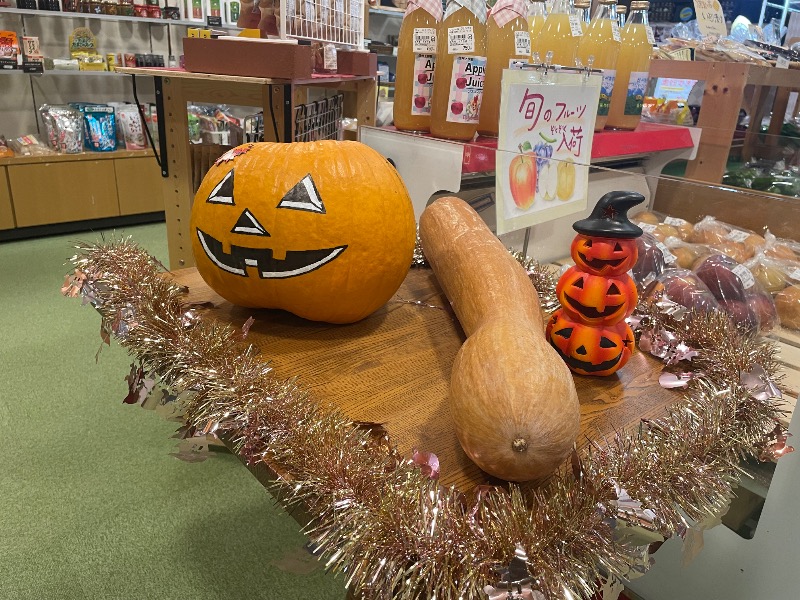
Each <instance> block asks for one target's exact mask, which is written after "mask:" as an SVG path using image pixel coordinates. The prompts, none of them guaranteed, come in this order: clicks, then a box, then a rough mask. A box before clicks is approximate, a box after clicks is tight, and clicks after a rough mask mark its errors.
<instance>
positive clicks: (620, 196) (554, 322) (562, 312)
mask: <svg viewBox="0 0 800 600" xmlns="http://www.w3.org/2000/svg"><path fill="white" fill-rule="evenodd" d="M643 201H644V196H642V195H641V194H637V193H635V192H610V193H608V194H606V195H605V196H603V197H602V198H601V199H600V201H599V202H598V203H597V205H596V206H595V207H594V210H593V211H592V214H591V215H590V216H589V217H588V218H587V219H583V220H581V221H577V222H576V223H575V224H574V225H573V228H574V229H575V231H577V232H578V235H577V236H575V239H574V240H573V242H572V247H571V249H570V252H571V254H572V260H574V261H575V266H574V267H571V268H570V269H568V270H567V271H566V272H565V273H564V274H563V275H562V276H561V278H560V279H559V280H558V285H557V286H556V294H557V295H558V300H559V302H560V303H561V308H560V309H559V310H557V311H556V312H555V313H553V316H552V317H551V318H550V321H549V322H548V325H547V339H548V340H550V343H551V344H552V345H553V347H554V348H555V349H556V350H557V351H558V353H559V354H560V355H561V358H562V359H564V362H566V363H567V366H568V367H569V368H570V369H571V370H572V371H573V372H574V373H579V374H581V375H594V376H603V375H611V374H613V373H615V372H616V371H617V370H618V369H620V368H621V367H622V366H623V365H625V363H626V362H628V359H629V358H630V356H631V353H632V352H633V347H634V338H633V331H631V328H630V326H628V324H627V323H626V322H625V318H626V317H628V316H629V315H630V314H631V313H632V312H633V310H634V308H636V302H637V301H638V294H637V293H636V284H635V283H634V281H633V279H632V278H631V276H630V275H629V274H628V273H627V271H629V270H630V269H631V268H632V267H633V266H634V265H635V264H636V260H637V258H638V251H637V248H636V238H637V237H639V236H641V235H642V230H641V229H640V228H639V227H637V226H636V225H634V224H633V223H631V222H630V221H629V220H628V216H627V211H628V210H629V209H630V208H632V207H633V206H636V205H637V204H640V203H642V202H643Z"/></svg>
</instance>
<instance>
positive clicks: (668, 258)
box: [656, 242, 678, 263]
mask: <svg viewBox="0 0 800 600" xmlns="http://www.w3.org/2000/svg"><path fill="white" fill-rule="evenodd" d="M656 248H658V249H659V250H661V254H663V255H664V262H668V263H674V262H676V261H677V260H678V259H677V258H676V257H675V255H674V254H673V253H672V252H670V251H669V248H667V247H666V246H665V245H664V243H663V242H658V243H656Z"/></svg>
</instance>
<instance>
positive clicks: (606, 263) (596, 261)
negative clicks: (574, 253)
mask: <svg viewBox="0 0 800 600" xmlns="http://www.w3.org/2000/svg"><path fill="white" fill-rule="evenodd" d="M578 256H580V257H581V260H582V261H583V262H585V263H586V264H587V265H589V266H590V267H592V268H593V269H602V268H603V267H618V266H619V265H621V264H622V261H623V260H625V259H624V258H612V259H609V260H605V259H602V258H586V255H585V254H583V253H582V252H578Z"/></svg>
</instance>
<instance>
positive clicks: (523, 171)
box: [508, 154, 536, 210]
mask: <svg viewBox="0 0 800 600" xmlns="http://www.w3.org/2000/svg"><path fill="white" fill-rule="evenodd" d="M508 181H509V186H510V187H511V197H512V198H513V199H514V204H516V205H517V206H518V207H519V208H521V209H522V210H526V209H528V208H530V206H531V204H533V200H534V197H535V196H536V161H535V160H534V158H533V157H531V156H528V155H527V154H520V155H519V156H517V157H515V158H514V160H512V161H511V166H510V167H509V170H508Z"/></svg>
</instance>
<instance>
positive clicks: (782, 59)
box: [775, 56, 789, 69]
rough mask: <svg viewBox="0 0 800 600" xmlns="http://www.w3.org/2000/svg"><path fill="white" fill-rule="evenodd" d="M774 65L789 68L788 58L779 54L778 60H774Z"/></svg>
mask: <svg viewBox="0 0 800 600" xmlns="http://www.w3.org/2000/svg"><path fill="white" fill-rule="evenodd" d="M775 66H776V67H777V68H779V69H788V68H789V59H788V58H786V57H785V56H779V57H778V60H776V61H775Z"/></svg>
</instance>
